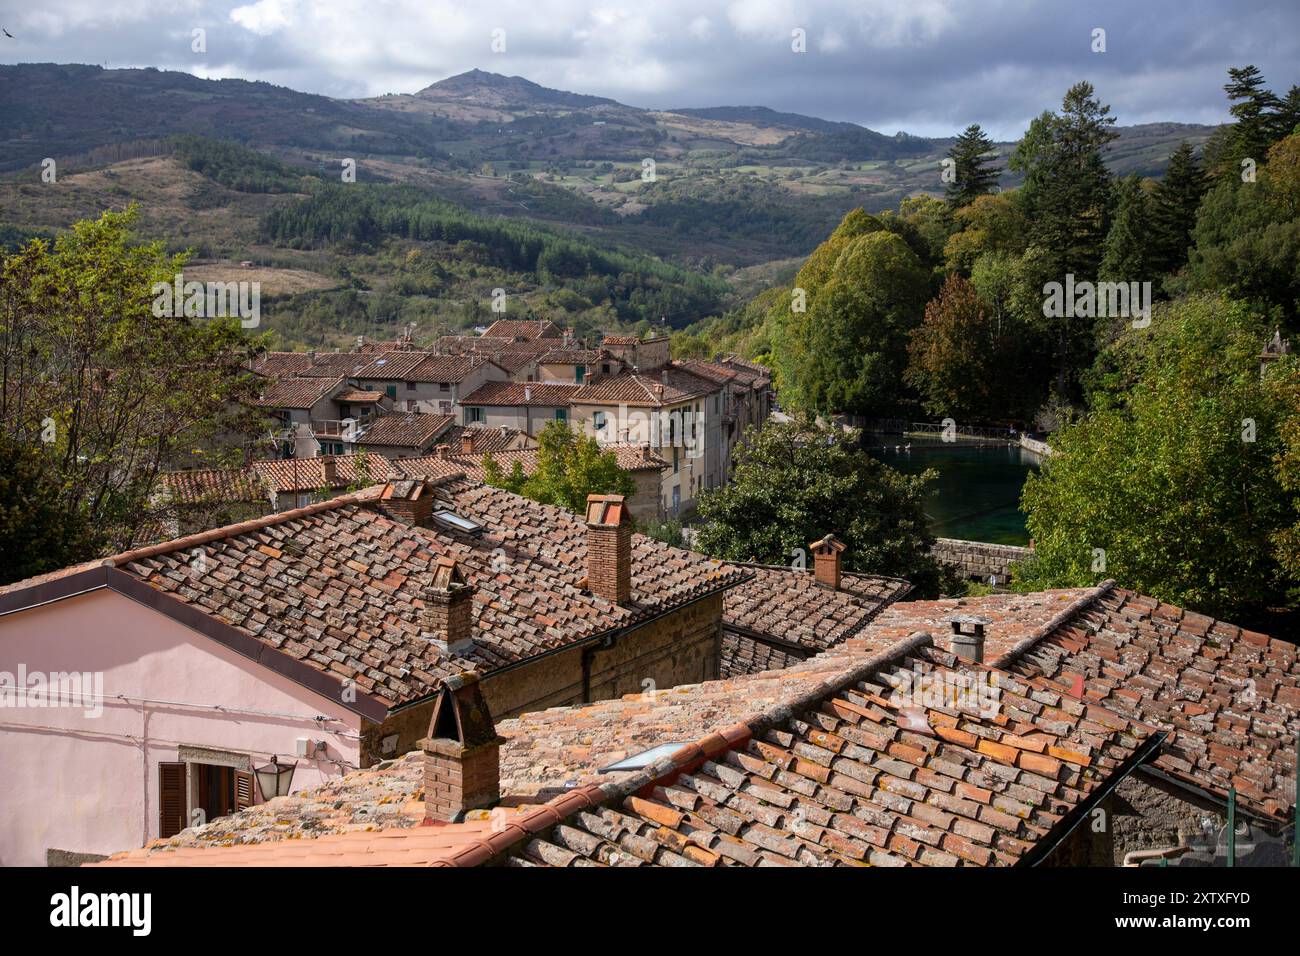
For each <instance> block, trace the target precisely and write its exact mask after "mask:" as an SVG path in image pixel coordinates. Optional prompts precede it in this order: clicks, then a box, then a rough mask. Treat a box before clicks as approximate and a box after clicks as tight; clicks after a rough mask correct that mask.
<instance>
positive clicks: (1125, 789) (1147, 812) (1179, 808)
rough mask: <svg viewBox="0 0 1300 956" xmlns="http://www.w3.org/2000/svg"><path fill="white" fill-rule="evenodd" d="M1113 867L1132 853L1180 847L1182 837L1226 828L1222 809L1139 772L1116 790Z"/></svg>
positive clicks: (1113, 822) (1124, 781) (1113, 825)
mask: <svg viewBox="0 0 1300 956" xmlns="http://www.w3.org/2000/svg"><path fill="white" fill-rule="evenodd" d="M1115 796H1116V798H1117V799H1116V801H1115V808H1114V809H1115V812H1114V815H1113V817H1112V821H1111V826H1112V828H1113V829H1114V832H1115V852H1114V857H1115V860H1114V862H1115V865H1116V866H1118V865H1120V864H1121V863H1123V862H1124V854H1126V853H1131V852H1133V851H1134V850H1159V849H1164V848H1166V847H1174V846H1180V845H1182V844H1184V843H1186V842H1187V841H1186V840H1185V839H1184V836H1191V835H1197V834H1201V833H1203V832H1205V830H1206V828H1207V827H1208V828H1209V829H1210V830H1211V831H1217V830H1218V829H1220V828H1221V827H1223V826H1225V825H1227V822H1228V821H1227V817H1226V815H1225V813H1224V811H1223V808H1222V807H1220V806H1219V805H1218V804H1216V803H1214V802H1211V801H1209V800H1204V799H1201V798H1198V797H1196V796H1195V795H1194V794H1192V793H1189V792H1188V791H1186V790H1183V789H1182V788H1180V787H1175V786H1173V785H1171V784H1168V783H1166V782H1164V781H1163V780H1159V779H1157V778H1154V777H1150V776H1147V775H1145V774H1143V773H1142V772H1141V771H1139V772H1138V773H1135V774H1133V775H1132V776H1130V777H1128V778H1126V779H1124V780H1123V781H1121V782H1120V785H1119V786H1118V787H1116V788H1115Z"/></svg>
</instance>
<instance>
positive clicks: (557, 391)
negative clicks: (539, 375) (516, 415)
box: [460, 382, 582, 408]
mask: <svg viewBox="0 0 1300 956" xmlns="http://www.w3.org/2000/svg"><path fill="white" fill-rule="evenodd" d="M581 387H582V386H581V385H572V384H566V383H564V382H484V383H483V384H482V385H480V386H479V387H478V388H476V389H474V391H472V392H470V394H468V395H466V396H465V397H464V398H462V399H461V401H460V403H461V404H462V405H518V406H525V405H529V406H537V405H542V406H546V407H559V408H565V407H568V404H569V401H570V399H572V398H573V394H574V392H576V391H577V390H578V389H579V388H581Z"/></svg>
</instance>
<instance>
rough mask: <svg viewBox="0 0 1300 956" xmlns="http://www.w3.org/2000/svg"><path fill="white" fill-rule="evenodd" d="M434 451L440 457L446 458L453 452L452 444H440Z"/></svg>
mask: <svg viewBox="0 0 1300 956" xmlns="http://www.w3.org/2000/svg"><path fill="white" fill-rule="evenodd" d="M434 453H435V454H436V455H437V457H438V458H443V459H445V458H446V457H447V456H448V455H450V454H451V446H450V445H439V446H438V447H437V448H435V449H434Z"/></svg>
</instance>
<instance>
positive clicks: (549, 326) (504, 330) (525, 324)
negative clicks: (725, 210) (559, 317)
mask: <svg viewBox="0 0 1300 956" xmlns="http://www.w3.org/2000/svg"><path fill="white" fill-rule="evenodd" d="M483 335H484V336H485V337H494V336H496V337H501V338H507V339H515V338H524V339H529V340H532V339H559V338H563V337H564V329H562V328H560V327H559V326H558V325H556V324H555V323H554V322H552V321H550V320H549V319H498V320H497V321H496V322H493V323H492V324H491V325H489V326H488V327H487V329H485V330H484V332H483Z"/></svg>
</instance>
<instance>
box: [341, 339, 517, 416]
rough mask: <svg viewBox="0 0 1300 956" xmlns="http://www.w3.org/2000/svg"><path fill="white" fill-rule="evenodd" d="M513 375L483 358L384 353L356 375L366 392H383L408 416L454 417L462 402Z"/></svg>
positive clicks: (420, 353) (475, 355) (479, 356)
mask: <svg viewBox="0 0 1300 956" xmlns="http://www.w3.org/2000/svg"><path fill="white" fill-rule="evenodd" d="M509 377H510V373H509V372H508V371H506V370H505V369H504V368H502V367H501V366H500V365H498V364H497V363H496V362H495V361H493V360H492V359H489V358H485V357H483V356H481V355H477V354H471V355H458V356H453V355H432V354H430V353H427V352H384V353H382V354H380V355H379V356H378V357H376V358H375V359H374V361H372V362H371V363H370V364H368V365H366V366H364V367H362V368H361V369H359V370H357V371H356V372H355V373H354V374H353V378H354V379H355V380H356V381H357V382H358V383H359V384H360V385H361V387H363V388H368V389H374V390H378V391H382V392H384V393H385V394H387V395H388V397H389V398H391V399H392V400H393V402H394V405H395V407H397V408H398V409H400V410H403V411H408V412H417V411H418V412H426V413H430V414H438V415H453V414H454V413H455V410H456V406H457V404H458V403H459V402H460V400H461V398H462V397H463V396H465V395H468V394H470V393H471V392H473V391H474V390H475V389H476V388H478V387H479V386H481V385H482V384H483V383H484V382H492V381H505V380H507V379H508V378H509Z"/></svg>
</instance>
